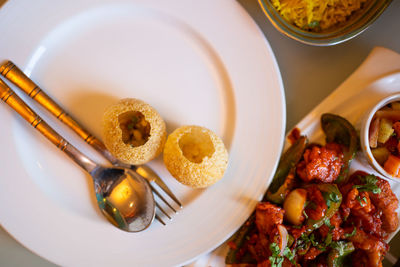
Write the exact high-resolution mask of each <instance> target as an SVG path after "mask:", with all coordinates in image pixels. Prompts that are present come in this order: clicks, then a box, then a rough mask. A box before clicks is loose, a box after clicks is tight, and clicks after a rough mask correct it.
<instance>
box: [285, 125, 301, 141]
mask: <svg viewBox="0 0 400 267" xmlns="http://www.w3.org/2000/svg"><path fill="white" fill-rule="evenodd" d="M300 135H301V133H300V130H299V128H294V129H293V130H292V131H291V132H290V134H289V135H288V139H289V141H290V144H294V143H295V142H296V141H297V140H298V139H299V138H300Z"/></svg>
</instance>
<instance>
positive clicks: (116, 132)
mask: <svg viewBox="0 0 400 267" xmlns="http://www.w3.org/2000/svg"><path fill="white" fill-rule="evenodd" d="M129 116H132V118H133V117H135V118H136V117H140V119H141V122H144V125H145V126H146V127H148V126H150V129H149V132H147V133H146V134H145V135H146V136H145V137H144V138H145V139H144V142H142V143H144V144H140V145H133V143H129V142H127V137H126V136H127V133H126V129H127V128H126V127H123V126H124V124H123V122H122V121H123V120H126V117H129ZM132 120H133V119H132ZM125 126H126V125H125ZM128 126H130V125H128ZM147 129H148V128H147ZM136 133H137V132H135V135H132V138H134V136H137V135H136ZM142 135H144V133H139V137H141V138H143V137H142ZM166 136H167V132H166V127H165V122H164V120H163V119H162V118H161V116H160V115H159V114H158V112H157V111H156V110H155V109H154V108H153V107H151V106H150V105H149V104H147V103H145V102H143V101H142V100H139V99H134V98H126V99H122V100H120V101H119V102H118V103H116V104H114V105H112V106H110V107H108V108H107V110H106V111H105V113H104V115H103V139H104V144H105V146H106V147H107V149H108V150H109V151H110V153H111V154H112V155H114V156H115V157H116V158H118V159H119V160H121V161H122V162H125V163H128V164H133V165H140V164H144V163H146V162H149V161H150V160H152V159H154V158H155V157H157V156H158V155H159V154H160V153H161V151H162V150H163V147H164V143H165V140H166ZM128 137H129V134H128Z"/></svg>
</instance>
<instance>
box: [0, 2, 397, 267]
mask: <svg viewBox="0 0 400 267" xmlns="http://www.w3.org/2000/svg"><path fill="white" fill-rule="evenodd" d="M9 1H12V0H9ZM238 1H239V2H240V3H241V4H242V5H243V7H244V8H245V9H246V10H247V11H248V12H249V13H250V15H251V16H252V17H253V18H254V20H255V21H256V22H257V24H258V25H259V27H260V29H261V30H262V32H263V33H264V35H265V36H266V37H267V39H268V41H269V43H270V45H271V46H272V49H273V51H274V53H275V56H276V58H277V61H278V64H279V67H280V70H281V75H282V79H283V83H284V86H285V94H286V105H287V129H290V128H291V127H293V126H294V125H295V124H296V123H297V122H298V121H300V120H301V119H302V118H303V117H304V116H305V115H306V114H307V113H308V112H309V111H310V110H311V109H312V108H313V107H314V106H316V105H317V104H318V103H319V102H320V101H321V100H323V99H324V98H325V97H326V96H328V95H329V94H330V93H331V92H332V91H333V90H334V89H335V88H336V87H338V85H340V84H341V83H342V82H343V81H344V80H345V79H346V78H347V77H348V76H349V75H350V74H351V73H352V72H353V71H354V70H355V69H356V68H357V67H358V66H359V65H360V64H361V62H362V61H363V60H364V59H365V57H366V56H367V55H368V53H369V52H370V51H371V49H372V48H373V47H375V46H383V47H387V48H389V49H392V50H394V51H396V52H398V53H400V32H399V28H400V16H399V14H400V1H397V0H394V1H393V2H392V4H391V5H390V6H389V8H388V9H387V10H386V11H385V12H384V13H383V14H382V16H381V17H380V18H379V19H378V20H377V21H376V22H375V23H374V24H373V25H372V26H371V27H370V28H369V29H367V30H366V31H365V32H364V33H362V34H361V35H360V36H358V37H356V38H354V39H352V40H350V41H348V42H346V43H344V44H339V45H336V46H332V47H313V46H308V45H304V44H301V43H298V42H296V41H294V40H291V39H289V38H287V37H286V36H283V35H282V34H280V33H279V32H278V31H277V30H275V29H274V28H273V26H272V24H271V23H269V22H268V21H267V19H266V17H265V16H264V14H263V13H262V11H261V9H260V8H259V6H258V4H257V1H256V0H238ZM4 2H5V0H0V6H1V5H2V3H4ZM0 27H1V26H0ZM392 247H394V248H397V246H392ZM397 250H399V251H400V248H397ZM391 252H392V253H394V254H400V253H398V252H397V251H394V252H393V251H391ZM0 266H7V267H8V266H10V267H11V266H30V267H39V266H40V267H48V266H55V265H54V264H52V263H49V262H48V261H46V260H44V259H42V258H41V257H39V256H37V255H35V254H33V253H32V252H30V251H28V250H27V249H26V248H24V247H23V246H22V245H20V244H19V243H17V242H16V241H15V240H14V239H13V238H12V237H11V236H10V235H9V234H8V233H7V232H5V230H4V229H2V228H1V227H0Z"/></svg>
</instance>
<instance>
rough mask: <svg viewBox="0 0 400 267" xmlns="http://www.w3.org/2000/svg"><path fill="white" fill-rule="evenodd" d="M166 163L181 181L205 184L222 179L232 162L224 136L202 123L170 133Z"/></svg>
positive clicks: (191, 183) (198, 185)
mask: <svg viewBox="0 0 400 267" xmlns="http://www.w3.org/2000/svg"><path fill="white" fill-rule="evenodd" d="M164 163H165V166H166V167H167V169H168V171H169V172H170V173H171V175H172V176H173V177H175V179H176V180H178V181H179V182H180V183H182V184H184V185H187V186H190V187H193V188H203V187H207V186H210V185H212V184H214V183H216V182H217V181H219V180H220V179H221V178H222V177H223V176H224V173H225V170H226V168H227V165H228V152H227V151H226V148H225V145H224V143H223V141H222V140H221V138H219V137H218V136H217V135H216V134H215V133H214V132H212V131H211V130H209V129H206V128H204V127H200V126H182V127H180V128H178V129H176V130H175V131H174V132H173V133H172V134H170V135H169V136H168V139H167V142H166V143H165V147H164Z"/></svg>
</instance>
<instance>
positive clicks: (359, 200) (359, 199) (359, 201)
mask: <svg viewBox="0 0 400 267" xmlns="http://www.w3.org/2000/svg"><path fill="white" fill-rule="evenodd" d="M356 200H357V201H358V203H360V206H361V207H364V206H365V205H367V198H366V197H363V198H362V199H361V198H360V196H357V197H356Z"/></svg>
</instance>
